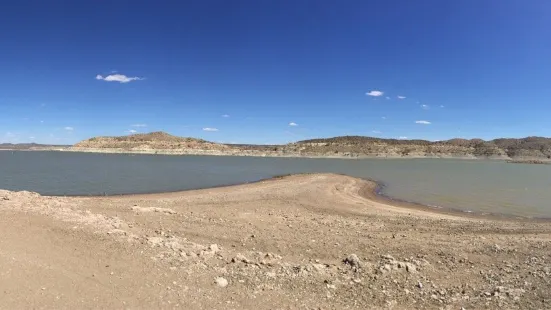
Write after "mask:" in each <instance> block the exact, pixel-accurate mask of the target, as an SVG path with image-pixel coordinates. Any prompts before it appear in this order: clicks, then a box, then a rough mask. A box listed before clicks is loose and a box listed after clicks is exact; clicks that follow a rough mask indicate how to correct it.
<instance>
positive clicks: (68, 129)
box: [63, 126, 75, 131]
mask: <svg viewBox="0 0 551 310" xmlns="http://www.w3.org/2000/svg"><path fill="white" fill-rule="evenodd" d="M63 129H64V130H67V131H73V130H75V129H74V128H73V127H69V126H67V127H64V128H63Z"/></svg>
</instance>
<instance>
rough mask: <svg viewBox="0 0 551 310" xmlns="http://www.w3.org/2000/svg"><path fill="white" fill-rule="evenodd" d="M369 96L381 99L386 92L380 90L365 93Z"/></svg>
mask: <svg viewBox="0 0 551 310" xmlns="http://www.w3.org/2000/svg"><path fill="white" fill-rule="evenodd" d="M365 94H366V95H367V96H371V97H380V96H382V95H383V94H384V92H382V91H380V90H372V91H370V92H368V93H365Z"/></svg>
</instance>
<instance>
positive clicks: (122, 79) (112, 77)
mask: <svg viewBox="0 0 551 310" xmlns="http://www.w3.org/2000/svg"><path fill="white" fill-rule="evenodd" d="M96 80H103V81H106V82H119V83H128V82H132V81H141V80H143V78H141V77H137V76H133V77H130V76H126V75H124V74H109V75H107V76H102V75H101V74H98V75H96Z"/></svg>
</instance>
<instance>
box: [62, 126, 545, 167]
mask: <svg viewBox="0 0 551 310" xmlns="http://www.w3.org/2000/svg"><path fill="white" fill-rule="evenodd" d="M68 150H70V151H81V152H101V153H146V154H198V155H201V154H205V155H237V156H289V157H295V156H296V157H350V158H359V157H389V158H400V157H405V158H424V157H427V158H472V159H477V158H481V159H488V158H489V159H505V160H514V161H515V162H517V161H522V162H528V163H535V162H538V163H539V162H547V161H550V162H551V138H543V137H527V138H522V139H495V140H491V141H484V140H481V139H471V140H466V139H451V140H446V141H435V142H432V141H426V140H397V139H380V138H373V137H363V136H343V137H335V138H327V139H312V140H304V141H298V142H295V143H289V144H285V145H249V144H221V143H215V142H209V141H205V140H202V139H195V138H182V137H176V136H172V135H169V134H167V133H164V132H153V133H148V134H135V135H129V136H121V137H95V138H91V139H88V140H84V141H81V142H79V143H77V144H75V145H74V146H73V147H71V148H69V149H68Z"/></svg>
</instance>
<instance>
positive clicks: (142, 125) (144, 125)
mask: <svg viewBox="0 0 551 310" xmlns="http://www.w3.org/2000/svg"><path fill="white" fill-rule="evenodd" d="M130 126H131V127H147V124H133V125H130Z"/></svg>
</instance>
